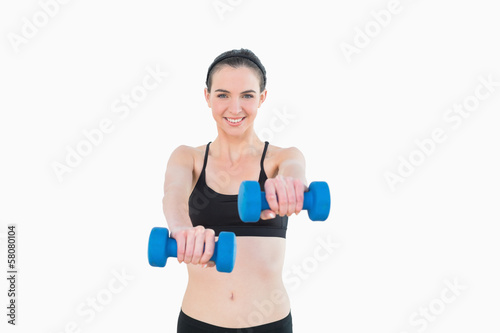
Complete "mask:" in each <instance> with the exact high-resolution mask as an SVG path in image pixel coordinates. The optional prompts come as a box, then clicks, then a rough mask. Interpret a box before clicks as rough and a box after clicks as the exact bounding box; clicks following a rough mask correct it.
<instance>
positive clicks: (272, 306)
mask: <svg viewBox="0 0 500 333" xmlns="http://www.w3.org/2000/svg"><path fill="white" fill-rule="evenodd" d="M236 241H237V254H236V263H235V266H234V269H233V271H232V272H231V273H221V272H218V271H217V270H216V269H215V267H213V268H202V267H201V266H200V265H187V267H188V273H189V280H188V285H187V289H186V293H185V294H184V299H183V302H182V311H183V312H184V313H186V314H187V315H188V316H190V317H192V318H194V319H197V320H200V321H203V322H205V323H208V324H211V325H215V326H220V327H226V328H244V327H252V326H258V325H264V324H267V323H271V322H274V321H278V320H280V319H283V318H284V317H286V316H287V315H288V313H289V312H290V302H289V299H288V295H287V293H286V290H285V287H284V285H283V279H282V271H283V263H284V258H285V244H286V240H285V238H280V237H237V238H236Z"/></svg>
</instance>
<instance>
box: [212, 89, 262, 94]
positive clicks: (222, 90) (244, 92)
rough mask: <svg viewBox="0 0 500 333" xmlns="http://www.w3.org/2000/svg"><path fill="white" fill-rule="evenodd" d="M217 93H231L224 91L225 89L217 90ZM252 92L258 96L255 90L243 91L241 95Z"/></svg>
mask: <svg viewBox="0 0 500 333" xmlns="http://www.w3.org/2000/svg"><path fill="white" fill-rule="evenodd" d="M215 91H216V92H217V91H220V92H223V93H230V92H229V91H227V90H224V89H217V90H215ZM250 92H252V93H254V94H256V92H255V90H252V89H250V90H245V91H242V92H241V94H246V93H250Z"/></svg>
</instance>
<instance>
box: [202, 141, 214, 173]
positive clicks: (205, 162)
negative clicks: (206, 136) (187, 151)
mask: <svg viewBox="0 0 500 333" xmlns="http://www.w3.org/2000/svg"><path fill="white" fill-rule="evenodd" d="M211 143H212V141H210V142H209V143H208V144H207V148H206V149H205V159H204V160H203V169H201V173H203V172H205V168H206V167H207V160H208V147H210V144H211Z"/></svg>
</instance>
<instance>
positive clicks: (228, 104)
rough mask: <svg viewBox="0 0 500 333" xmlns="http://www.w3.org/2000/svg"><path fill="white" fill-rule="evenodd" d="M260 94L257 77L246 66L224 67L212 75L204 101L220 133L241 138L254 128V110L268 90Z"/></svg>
mask: <svg viewBox="0 0 500 333" xmlns="http://www.w3.org/2000/svg"><path fill="white" fill-rule="evenodd" d="M259 91H260V89H259V78H258V76H257V75H256V73H255V71H254V70H253V69H250V68H248V67H239V68H233V67H230V66H224V67H222V68H221V69H220V70H219V71H217V72H216V73H215V74H213V75H212V87H211V92H208V91H207V89H206V88H205V99H206V101H207V104H208V107H209V108H211V109H212V115H213V117H214V119H215V122H216V123H217V127H218V128H219V130H223V131H225V132H226V133H227V134H230V135H241V134H243V133H245V132H247V131H248V130H249V129H253V122H254V119H255V117H256V115H257V109H258V108H259V107H260V106H261V104H262V103H263V102H264V100H265V99H266V95H267V90H264V91H263V92H262V93H259Z"/></svg>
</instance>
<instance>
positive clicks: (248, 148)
mask: <svg viewBox="0 0 500 333" xmlns="http://www.w3.org/2000/svg"><path fill="white" fill-rule="evenodd" d="M262 145H263V142H262V141H261V140H260V139H259V137H258V136H257V134H256V133H255V131H254V130H253V129H251V130H249V131H247V132H246V133H244V134H242V135H240V136H232V135H228V134H227V133H225V132H224V131H220V130H219V131H218V135H217V138H215V140H214V141H213V142H212V144H211V145H210V148H212V147H214V151H213V153H214V154H215V155H217V156H218V157H219V158H222V159H227V160H229V161H231V162H234V161H238V160H239V159H240V158H241V156H243V155H248V154H257V155H259V156H260V154H261V151H262ZM210 150H211V151H212V149H210Z"/></svg>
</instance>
